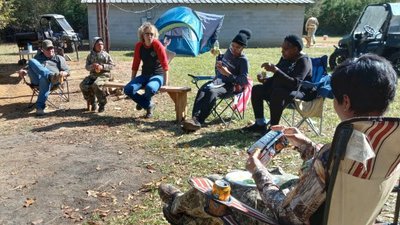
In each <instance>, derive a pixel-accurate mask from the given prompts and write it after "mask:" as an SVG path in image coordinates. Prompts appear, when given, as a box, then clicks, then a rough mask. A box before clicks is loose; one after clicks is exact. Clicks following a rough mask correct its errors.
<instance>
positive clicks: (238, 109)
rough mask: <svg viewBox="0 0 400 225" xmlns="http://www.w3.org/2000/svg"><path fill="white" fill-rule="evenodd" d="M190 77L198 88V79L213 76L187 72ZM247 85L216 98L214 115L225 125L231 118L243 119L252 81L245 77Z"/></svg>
mask: <svg viewBox="0 0 400 225" xmlns="http://www.w3.org/2000/svg"><path fill="white" fill-rule="evenodd" d="M188 76H190V77H191V78H192V83H193V84H195V85H196V87H197V89H200V84H199V82H200V81H206V80H212V79H213V78H214V76H195V75H192V74H188ZM247 81H248V83H247V85H245V86H243V87H241V88H240V89H241V91H239V92H234V93H235V94H234V95H231V94H229V95H222V96H220V97H219V98H218V99H217V102H216V104H215V106H214V107H213V108H212V111H211V112H212V114H213V116H214V117H216V118H218V119H220V120H221V121H222V122H223V123H224V124H225V125H226V126H227V127H228V126H229V124H230V122H231V121H232V120H233V119H235V118H236V119H244V113H245V111H246V108H247V104H248V102H249V100H250V96H251V89H252V88H253V81H252V80H251V78H249V77H248V78H247Z"/></svg>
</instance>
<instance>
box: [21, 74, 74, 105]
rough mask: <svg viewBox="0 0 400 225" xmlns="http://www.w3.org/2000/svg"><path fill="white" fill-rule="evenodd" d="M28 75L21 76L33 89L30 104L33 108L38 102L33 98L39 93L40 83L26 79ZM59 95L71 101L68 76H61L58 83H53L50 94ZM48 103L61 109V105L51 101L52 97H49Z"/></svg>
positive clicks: (65, 100)
mask: <svg viewBox="0 0 400 225" xmlns="http://www.w3.org/2000/svg"><path fill="white" fill-rule="evenodd" d="M26 76H27V75H23V76H20V77H21V79H22V80H23V83H25V84H26V85H28V87H29V88H30V89H31V90H32V95H31V99H30V101H29V105H28V108H32V107H33V106H34V105H35V104H36V103H35V102H33V98H34V97H35V96H36V97H37V96H38V95H39V85H35V84H32V83H31V81H28V80H27V79H26ZM53 94H55V95H57V96H58V97H60V99H61V100H62V101H64V102H69V99H70V98H69V84H68V79H67V78H63V77H61V78H60V79H59V83H58V84H54V85H52V88H51V90H50V95H53ZM50 95H49V96H50ZM46 103H48V104H49V105H50V106H52V107H53V108H55V109H59V106H57V105H56V104H55V103H53V102H52V101H50V99H49V98H48V99H47V101H46Z"/></svg>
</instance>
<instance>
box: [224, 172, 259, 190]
mask: <svg viewBox="0 0 400 225" xmlns="http://www.w3.org/2000/svg"><path fill="white" fill-rule="evenodd" d="M225 179H226V180H227V181H229V182H231V183H234V184H238V185H241V186H246V187H256V184H255V182H254V180H253V178H252V177H251V173H250V172H248V171H244V170H235V171H232V172H229V173H228V174H226V175H225Z"/></svg>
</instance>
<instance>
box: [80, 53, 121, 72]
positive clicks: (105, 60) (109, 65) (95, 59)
mask: <svg viewBox="0 0 400 225" xmlns="http://www.w3.org/2000/svg"><path fill="white" fill-rule="evenodd" d="M93 63H98V64H100V65H102V66H103V67H104V68H103V70H101V71H100V72H98V73H97V72H96V71H95V70H94V69H93V67H92V64H93ZM114 66H115V65H114V62H113V60H112V59H111V56H110V55H109V54H108V53H107V52H106V51H101V52H99V53H97V52H95V51H93V50H92V51H90V53H89V55H88V56H87V58H86V66H85V68H86V70H88V71H90V76H95V77H109V78H111V73H110V71H111V70H112V69H113V68H114Z"/></svg>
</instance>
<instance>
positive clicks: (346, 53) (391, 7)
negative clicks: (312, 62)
mask: <svg viewBox="0 0 400 225" xmlns="http://www.w3.org/2000/svg"><path fill="white" fill-rule="evenodd" d="M365 53H374V54H377V55H380V56H383V57H385V58H386V59H388V60H390V61H391V62H392V64H393V66H394V68H395V70H396V71H397V73H398V74H400V73H399V72H400V3H382V4H371V5H368V6H367V7H365V9H364V11H363V12H362V14H361V15H360V17H359V19H358V20H357V22H356V24H355V25H354V28H353V30H352V31H351V33H350V34H348V35H346V36H344V37H343V38H342V39H341V40H340V41H339V43H338V46H335V51H334V52H333V53H332V54H331V55H330V57H329V66H330V68H331V69H334V68H335V67H336V66H337V65H338V64H340V63H341V62H343V61H344V60H346V59H347V58H351V57H357V56H360V55H362V54H365Z"/></svg>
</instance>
